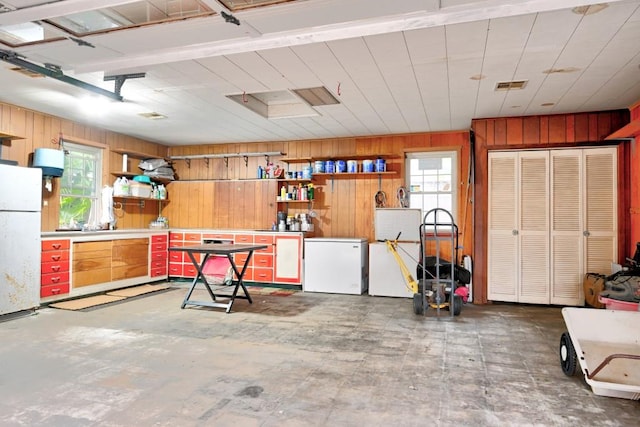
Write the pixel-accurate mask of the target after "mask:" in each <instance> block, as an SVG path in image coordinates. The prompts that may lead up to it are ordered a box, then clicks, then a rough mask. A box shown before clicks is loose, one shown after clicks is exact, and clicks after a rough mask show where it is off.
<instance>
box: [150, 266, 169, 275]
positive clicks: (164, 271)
mask: <svg viewBox="0 0 640 427" xmlns="http://www.w3.org/2000/svg"><path fill="white" fill-rule="evenodd" d="M166 275H167V267H161V268H154V269H152V270H151V272H150V273H149V276H151V277H159V276H166Z"/></svg>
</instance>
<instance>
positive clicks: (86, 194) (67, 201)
mask: <svg viewBox="0 0 640 427" xmlns="http://www.w3.org/2000/svg"><path fill="white" fill-rule="evenodd" d="M64 149H65V154H66V155H65V157H64V173H63V174H62V178H61V181H60V182H61V188H60V217H59V220H58V223H59V224H58V225H59V228H78V227H82V225H84V224H86V223H88V221H89V215H90V214H91V208H92V207H93V206H94V205H97V199H98V189H99V188H100V186H101V183H100V180H101V179H100V177H101V176H102V150H101V149H99V148H95V147H88V146H84V145H78V144H72V143H68V142H65V144H64Z"/></svg>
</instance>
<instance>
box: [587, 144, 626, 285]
mask: <svg viewBox="0 0 640 427" xmlns="http://www.w3.org/2000/svg"><path fill="white" fill-rule="evenodd" d="M583 158H584V164H585V188H584V194H585V207H584V212H585V214H586V220H585V222H586V224H585V230H584V231H585V232H584V234H585V236H586V239H585V240H586V245H585V251H586V253H585V262H586V271H585V272H590V273H591V272H593V273H601V274H610V273H611V263H612V262H618V249H617V248H618V241H617V235H618V211H617V192H618V190H617V186H618V183H617V176H618V171H617V149H616V147H606V148H595V149H588V150H587V149H585V150H584V157H583ZM580 289H581V290H582V288H580Z"/></svg>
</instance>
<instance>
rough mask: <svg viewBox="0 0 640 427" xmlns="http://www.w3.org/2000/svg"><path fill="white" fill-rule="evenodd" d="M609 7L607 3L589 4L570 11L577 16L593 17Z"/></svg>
mask: <svg viewBox="0 0 640 427" xmlns="http://www.w3.org/2000/svg"><path fill="white" fill-rule="evenodd" d="M608 7H609V5H608V4H607V3H599V4H591V5H587V6H578V7H574V8H573V9H571V11H572V12H573V13H575V14H577V15H584V16H587V15H593V14H594V13H598V12H602V11H603V10H605V9H606V8H608Z"/></svg>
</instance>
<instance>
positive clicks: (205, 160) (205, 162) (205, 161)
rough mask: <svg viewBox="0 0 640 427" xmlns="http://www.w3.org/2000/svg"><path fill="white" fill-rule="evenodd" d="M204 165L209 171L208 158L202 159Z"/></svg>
mask: <svg viewBox="0 0 640 427" xmlns="http://www.w3.org/2000/svg"><path fill="white" fill-rule="evenodd" d="M204 164H205V165H206V166H207V169H209V158H208V157H205V158H204Z"/></svg>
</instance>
